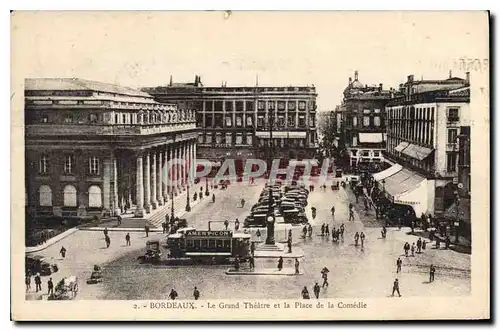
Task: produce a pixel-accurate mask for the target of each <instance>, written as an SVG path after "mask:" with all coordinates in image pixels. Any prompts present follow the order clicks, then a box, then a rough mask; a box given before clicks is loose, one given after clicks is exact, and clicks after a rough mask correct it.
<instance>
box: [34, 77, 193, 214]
mask: <svg viewBox="0 0 500 331" xmlns="http://www.w3.org/2000/svg"><path fill="white" fill-rule="evenodd" d="M24 114H25V181H26V183H25V184H26V185H25V187H26V205H27V209H28V213H29V215H31V216H33V217H39V216H51V215H56V216H79V217H85V216H93V215H100V216H102V215H119V214H124V213H131V214H132V215H134V216H135V217H145V216H146V215H147V214H148V213H151V212H152V211H153V210H154V209H157V208H160V207H161V206H162V205H164V204H165V203H166V202H167V200H169V199H171V198H172V197H175V196H176V195H178V194H179V193H180V192H181V191H183V190H185V189H186V186H187V185H188V180H189V179H190V178H193V177H194V169H195V167H194V166H193V167H191V165H193V164H195V162H196V161H195V160H196V141H197V137H198V133H197V130H196V119H195V113H194V111H191V110H188V109H187V110H182V111H181V110H179V109H178V108H177V106H176V105H174V104H159V103H157V102H155V101H154V99H153V98H152V97H151V96H150V95H148V94H147V93H144V92H140V91H137V90H134V89H130V88H126V87H122V86H117V85H112V84H105V83H100V82H95V81H89V80H84V79H75V78H71V79H66V78H62V79H61V78H42V79H26V81H25V112H24ZM176 158H181V159H182V160H184V163H183V164H181V165H178V166H175V167H174V168H173V169H172V170H171V171H170V172H167V171H165V170H164V169H166V168H167V167H165V165H166V164H167V162H168V161H170V160H172V159H176Z"/></svg>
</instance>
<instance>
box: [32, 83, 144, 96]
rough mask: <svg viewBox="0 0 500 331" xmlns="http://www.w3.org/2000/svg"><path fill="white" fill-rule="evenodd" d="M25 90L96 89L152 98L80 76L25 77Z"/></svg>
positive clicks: (123, 87) (137, 91)
mask: <svg viewBox="0 0 500 331" xmlns="http://www.w3.org/2000/svg"><path fill="white" fill-rule="evenodd" d="M25 90H29V91H96V92H105V93H113V94H120V95H127V96H136V97H144V98H152V96H151V95H149V94H147V93H144V92H141V91H139V90H137V89H133V88H130V87H125V86H120V85H116V84H109V83H103V82H98V81H93V80H87V79H81V78H27V79H25Z"/></svg>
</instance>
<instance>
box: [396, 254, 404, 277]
mask: <svg viewBox="0 0 500 331" xmlns="http://www.w3.org/2000/svg"><path fill="white" fill-rule="evenodd" d="M402 265H403V261H401V258H399V257H398V260H397V261H396V273H400V272H401V266H402Z"/></svg>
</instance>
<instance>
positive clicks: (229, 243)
mask: <svg viewBox="0 0 500 331" xmlns="http://www.w3.org/2000/svg"><path fill="white" fill-rule="evenodd" d="M222 242H223V244H224V248H227V249H230V248H231V241H230V240H223V241H222Z"/></svg>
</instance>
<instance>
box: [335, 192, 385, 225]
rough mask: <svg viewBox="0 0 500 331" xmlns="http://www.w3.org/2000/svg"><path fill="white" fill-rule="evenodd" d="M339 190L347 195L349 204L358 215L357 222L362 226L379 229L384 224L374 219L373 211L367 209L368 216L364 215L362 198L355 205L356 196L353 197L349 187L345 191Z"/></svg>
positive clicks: (381, 220) (382, 221) (380, 220)
mask: <svg viewBox="0 0 500 331" xmlns="http://www.w3.org/2000/svg"><path fill="white" fill-rule="evenodd" d="M340 189H341V190H344V191H345V192H346V194H347V197H348V198H349V202H351V203H352V204H353V206H354V210H355V212H356V214H358V217H359V220H360V221H361V222H362V223H363V225H364V226H365V227H367V228H381V227H382V226H383V225H384V224H385V221H384V220H383V219H376V218H375V210H374V209H373V207H372V209H369V210H368V215H365V206H364V203H363V199H364V198H363V197H360V198H359V200H358V203H356V196H355V195H354V192H353V191H352V189H351V187H350V186H349V185H347V186H346V187H345V189H342V188H340Z"/></svg>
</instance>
